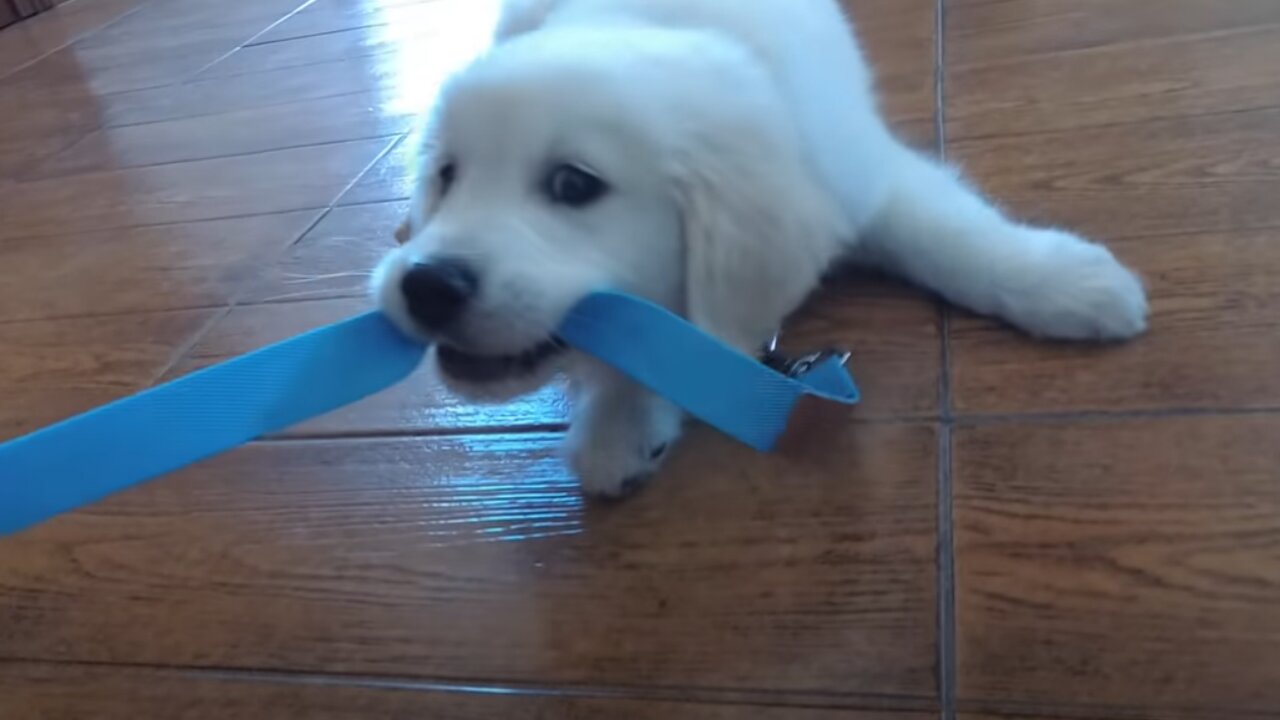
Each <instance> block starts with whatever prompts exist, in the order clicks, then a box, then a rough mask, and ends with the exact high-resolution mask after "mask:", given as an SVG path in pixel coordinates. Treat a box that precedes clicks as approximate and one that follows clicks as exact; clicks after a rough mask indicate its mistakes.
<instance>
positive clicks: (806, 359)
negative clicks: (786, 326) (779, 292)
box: [760, 335, 852, 378]
mask: <svg viewBox="0 0 1280 720" xmlns="http://www.w3.org/2000/svg"><path fill="white" fill-rule="evenodd" d="M851 356H852V353H850V352H849V351H847V350H840V349H837V348H827V349H825V350H819V351H817V352H812V353H809V354H807V355H801V356H800V357H797V358H789V357H787V356H785V355H783V354H782V353H780V352H778V336H777V335H774V336H773V339H772V340H770V341H769V342H768V344H766V345H765V347H764V351H763V352H762V353H761V355H760V362H762V363H764V364H765V366H766V367H770V368H772V369H774V370H777V371H778V372H780V373H782V374H783V375H786V376H787V377H792V378H796V377H800V376H801V375H804V374H805V373H807V372H809V371H810V370H812V369H813V368H814V367H816V366H818V365H820V364H822V363H824V362H826V361H827V360H830V359H831V358H839V360H840V364H841V365H847V364H848V363H849V358H850V357H851Z"/></svg>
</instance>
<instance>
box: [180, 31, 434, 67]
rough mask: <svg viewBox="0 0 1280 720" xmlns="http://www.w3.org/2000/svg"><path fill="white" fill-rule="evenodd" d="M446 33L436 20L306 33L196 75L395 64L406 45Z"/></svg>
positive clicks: (253, 48) (253, 47)
mask: <svg viewBox="0 0 1280 720" xmlns="http://www.w3.org/2000/svg"><path fill="white" fill-rule="evenodd" d="M447 34H448V26H447V25H442V24H439V23H413V24H407V25H399V24H393V25H383V26H379V27H377V28H376V29H372V28H365V27H361V28H353V29H350V30H338V31H335V32H328V33H323V34H320V35H305V36H302V37H297V38H291V39H288V40H276V41H273V42H267V43H262V42H257V43H251V44H249V45H245V46H244V47H241V48H237V49H236V51H235V52H233V53H231V54H230V55H228V56H227V57H225V58H222V59H221V60H219V61H218V62H216V63H213V64H212V65H210V66H209V67H207V68H205V69H204V70H202V71H201V72H200V74H199V75H198V77H199V78H202V79H204V78H214V77H230V76H235V75H249V74H253V73H260V72H268V71H272V70H283V69H287V68H297V67H306V66H309V65H315V64H317V63H323V62H340V61H344V60H352V59H357V58H371V59H370V60H366V61H365V62H368V63H370V64H379V65H386V64H390V63H394V62H395V61H396V58H397V57H399V56H400V55H402V54H403V53H405V50H406V46H410V47H412V46H414V45H423V46H427V47H430V46H431V45H433V44H435V43H437V42H439V41H440V40H441V36H442V35H447Z"/></svg>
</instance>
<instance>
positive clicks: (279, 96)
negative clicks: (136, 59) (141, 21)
mask: <svg viewBox="0 0 1280 720" xmlns="http://www.w3.org/2000/svg"><path fill="white" fill-rule="evenodd" d="M396 70H397V69H396V67H395V66H389V67H381V66H376V65H371V64H370V62H369V61H368V59H367V58H351V59H344V60H336V61H333V62H320V63H315V64H312V65H307V66H304V67H288V68H282V69H279V70H271V71H267V72H262V73H254V74H253V75H252V76H249V77H245V76H239V75H235V76H230V77H207V78H196V79H194V80H192V81H191V82H186V83H182V84H180V85H167V86H163V87H156V88H147V89H143V90H137V91H133V92H121V93H114V94H111V95H104V96H102V97H100V98H99V99H98V101H99V109H100V112H101V115H102V125H103V126H105V127H119V126H124V125H139V124H144V123H153V122H160V121H163V120H180V119H183V118H189V117H198V116H201V115H219V114H222V113H227V112H235V111H244V110H255V109H261V108H265V107H270V106H272V105H281V104H286V103H295V102H303V101H307V100H317V99H322V98H328V97H334V96H337V95H352V94H355V93H362V92H392V91H393V90H394V87H395V83H396V82H398V75H397V74H396ZM250 78H251V79H250ZM428 90H430V88H428Z"/></svg>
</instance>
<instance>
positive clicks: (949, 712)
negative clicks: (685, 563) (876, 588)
mask: <svg viewBox="0 0 1280 720" xmlns="http://www.w3.org/2000/svg"><path fill="white" fill-rule="evenodd" d="M946 13H947V7H946V0H935V3H934V13H933V14H934V28H933V32H934V68H933V74H934V78H933V103H934V107H933V123H934V136H935V142H936V145H937V149H938V157H939V159H940V160H941V161H942V162H946V161H947V105H946V100H947V96H946V76H947V52H946V50H947V48H946V26H947V23H946V19H947V16H946ZM938 329H939V354H940V356H941V357H940V363H939V365H940V367H939V371H938V415H939V425H938V468H937V503H938V507H937V514H938V517H937V538H936V541H937V549H936V555H937V571H938V575H937V582H936V591H935V592H936V594H937V595H936V596H937V603H938V606H937V613H938V625H937V633H938V637H937V653H938V656H937V657H938V659H937V672H938V709H939V716H940V718H941V720H955V718H956V647H955V644H956V643H955V638H956V607H955V598H956V591H955V529H954V523H955V519H954V512H953V510H954V508H953V505H954V499H953V498H954V487H953V483H954V477H953V472H952V470H953V468H952V460H951V449H952V439H953V433H954V418H953V416H952V408H953V403H952V388H951V355H952V352H951V308H950V306H949V305H948V304H947V303H945V302H942V301H939V302H938Z"/></svg>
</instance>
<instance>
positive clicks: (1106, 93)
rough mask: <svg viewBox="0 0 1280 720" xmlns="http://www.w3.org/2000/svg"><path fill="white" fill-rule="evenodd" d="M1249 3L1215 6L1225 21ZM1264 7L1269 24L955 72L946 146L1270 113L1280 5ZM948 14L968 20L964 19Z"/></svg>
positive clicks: (1012, 28) (1001, 29) (1018, 29)
mask: <svg viewBox="0 0 1280 720" xmlns="http://www.w3.org/2000/svg"><path fill="white" fill-rule="evenodd" d="M1117 4H1118V5H1120V6H1121V7H1114V5H1117ZM1136 4H1137V3H1135V2H1133V1H1132V0H1128V1H1126V2H1120V3H1113V7H1111V8H1108V10H1107V11H1106V12H1105V13H1101V12H1100V13H1098V14H1097V15H1096V16H1092V19H1093V20H1094V21H1096V22H1097V23H1099V24H1101V23H1104V22H1105V23H1110V22H1113V17H1114V16H1116V15H1121V14H1123V13H1124V12H1125V11H1126V8H1125V7H1124V6H1130V7H1132V6H1134V5H1136ZM1248 4H1249V3H1231V4H1229V5H1223V6H1219V7H1221V8H1222V9H1223V10H1224V11H1225V12H1226V13H1227V14H1229V13H1231V12H1232V11H1233V10H1234V9H1236V8H1239V7H1244V6H1247V5H1248ZM1255 5H1256V6H1258V7H1259V8H1260V7H1261V4H1260V3H1255ZM1271 8H1272V15H1273V17H1272V19H1271V23H1270V24H1258V25H1248V26H1244V27H1241V28H1238V29H1235V30H1228V31H1216V32H1215V31H1204V32H1198V33H1191V34H1187V35H1182V36H1173V37H1163V38H1159V39H1153V40H1141V41H1130V42H1122V41H1117V42H1113V43H1110V44H1105V45H1100V46H1097V47H1091V48H1087V49H1081V50H1075V51H1067V52H1058V53H1048V54H1035V55H1030V56H1027V55H1022V54H1014V55H1012V56H1010V57H1006V58H1003V59H1001V60H999V61H995V60H994V59H991V60H989V61H988V62H986V63H983V64H977V65H952V66H950V67H949V68H948V71H947V77H946V83H947V96H948V102H947V134H948V137H949V138H951V139H956V140H959V139H965V138H967V137H971V136H975V135H988V136H990V135H999V134H1007V133H1029V132H1043V131H1048V130H1067V129H1072V128H1083V127H1090V126H1097V125H1110V124H1116V123H1129V122H1138V121H1147V120H1157V119H1164V118H1172V117H1183V116H1188V115H1204V114H1219V113H1228V112H1239V111H1242V110H1259V109H1265V108H1268V107H1274V106H1275V105H1276V104H1277V103H1278V102H1280V78H1277V77H1276V73H1275V72H1273V68H1275V67H1276V66H1277V65H1280V5H1276V4H1274V3H1272V4H1271ZM954 14H955V15H957V16H959V17H962V18H963V17H965V13H964V12H963V11H957V12H956V13H954ZM1023 29H1024V28H1023V26H1022V25H1020V24H1013V25H1008V26H996V27H993V28H990V29H989V31H988V32H987V33H986V34H984V35H982V36H980V37H973V38H968V37H963V38H953V39H952V41H953V42H955V43H958V44H959V45H960V46H961V47H962V48H963V47H964V45H965V44H967V43H969V42H973V43H979V42H993V39H992V38H991V35H1005V36H1010V37H1019V36H1021V34H1022V32H1023Z"/></svg>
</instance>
